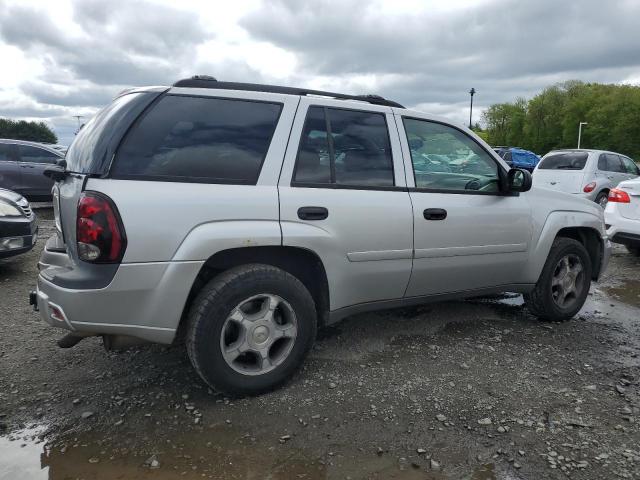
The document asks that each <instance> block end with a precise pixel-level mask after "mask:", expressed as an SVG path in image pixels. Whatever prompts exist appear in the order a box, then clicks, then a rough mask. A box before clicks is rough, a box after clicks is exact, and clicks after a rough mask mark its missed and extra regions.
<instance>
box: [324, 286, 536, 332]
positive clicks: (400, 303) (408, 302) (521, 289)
mask: <svg viewBox="0 0 640 480" xmlns="http://www.w3.org/2000/svg"><path fill="white" fill-rule="evenodd" d="M534 287H535V285H533V284H521V283H519V284H508V285H499V286H495V287H488V288H480V289H475V290H461V291H457V292H450V293H439V294H434V295H424V296H417V297H404V298H397V299H392V300H381V301H375V302H365V303H358V304H356V305H350V306H348V307H343V308H339V309H337V310H332V311H331V312H329V318H328V321H327V325H331V324H333V323H336V322H339V321H340V320H342V319H343V318H346V317H349V316H351V315H355V314H358V313H363V312H371V311H376V310H388V309H394V308H403V307H408V306H412V305H422V304H426V303H433V302H443V301H448V300H458V299H463V298H473V297H479V296H484V295H493V294H498V293H504V292H517V293H528V292H530V291H531V290H533V288H534Z"/></svg>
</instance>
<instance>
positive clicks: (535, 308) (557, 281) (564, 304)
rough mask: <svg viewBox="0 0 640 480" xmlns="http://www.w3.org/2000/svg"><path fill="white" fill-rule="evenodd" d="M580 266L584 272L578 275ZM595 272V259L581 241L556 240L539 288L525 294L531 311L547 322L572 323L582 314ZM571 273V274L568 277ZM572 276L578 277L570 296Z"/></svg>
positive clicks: (537, 284)
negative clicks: (574, 318)
mask: <svg viewBox="0 0 640 480" xmlns="http://www.w3.org/2000/svg"><path fill="white" fill-rule="evenodd" d="M565 259H566V260H565ZM561 262H562V265H561ZM578 264H579V265H580V267H581V270H580V272H579V273H576V272H577V271H578V268H579V267H578V266H577V265H578ZM591 270H592V266H591V259H590V257H589V254H588V253H587V250H586V249H585V248H584V246H583V245H582V244H581V243H580V242H578V241H576V240H573V239H571V238H563V237H558V238H556V239H555V240H554V242H553V245H552V246H551V250H550V251H549V256H548V257H547V261H546V262H545V264H544V267H543V269H542V273H541V274H540V278H539V279H538V282H537V283H536V286H535V288H534V289H533V291H532V292H530V293H528V294H526V295H524V300H525V304H526V306H527V308H528V309H529V311H530V312H531V313H533V314H534V315H535V316H537V317H538V318H539V319H540V320H543V321H551V322H562V321H565V320H569V319H570V318H572V317H573V316H574V315H575V314H576V313H578V311H579V310H580V309H581V308H582V306H583V305H584V302H585V300H586V299H587V295H588V294H589V287H590V286H591ZM568 272H571V275H570V276H569V277H568V278H565V275H568ZM563 273H564V275H563ZM571 277H573V278H574V282H573V284H574V286H575V291H574V293H569V294H567V292H569V290H570V288H569V287H570V284H571ZM565 295H566V296H565Z"/></svg>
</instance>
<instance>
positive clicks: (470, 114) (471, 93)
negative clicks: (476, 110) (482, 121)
mask: <svg viewBox="0 0 640 480" xmlns="http://www.w3.org/2000/svg"><path fill="white" fill-rule="evenodd" d="M475 93H476V89H475V88H472V89H471V90H469V95H471V105H470V107H469V130H471V127H472V125H471V117H472V116H473V95H474V94H475Z"/></svg>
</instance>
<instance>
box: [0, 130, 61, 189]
mask: <svg viewBox="0 0 640 480" xmlns="http://www.w3.org/2000/svg"><path fill="white" fill-rule="evenodd" d="M63 158H64V152H63V151H61V150H59V149H56V148H54V146H50V145H44V144H42V143H37V142H26V141H23V140H7V139H0V188H7V189H9V190H13V191H15V192H18V193H20V194H21V195H24V196H25V197H27V198H29V199H32V200H40V199H42V200H47V199H50V198H51V187H53V180H52V179H50V178H48V177H46V176H44V175H43V172H44V170H45V169H47V168H49V167H51V166H53V165H56V164H58V163H60V162H61V161H62V160H63Z"/></svg>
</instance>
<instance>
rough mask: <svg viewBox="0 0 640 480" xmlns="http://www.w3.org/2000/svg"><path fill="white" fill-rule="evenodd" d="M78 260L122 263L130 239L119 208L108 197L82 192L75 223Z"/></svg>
mask: <svg viewBox="0 0 640 480" xmlns="http://www.w3.org/2000/svg"><path fill="white" fill-rule="evenodd" d="M76 240H77V243H78V257H79V258H80V260H84V261H85V262H91V263H119V262H120V260H122V257H123V256H124V251H125V249H126V248H127V238H126V236H125V233H124V227H123V226H122V221H121V220H120V215H119V214H118V210H117V209H116V206H115V205H114V204H113V202H112V201H111V199H110V198H109V197H107V196H106V195H103V194H101V193H98V192H83V193H82V194H81V195H80V200H78V217H77V220H76Z"/></svg>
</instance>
